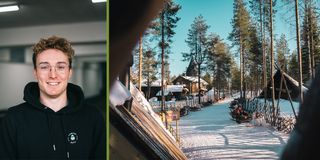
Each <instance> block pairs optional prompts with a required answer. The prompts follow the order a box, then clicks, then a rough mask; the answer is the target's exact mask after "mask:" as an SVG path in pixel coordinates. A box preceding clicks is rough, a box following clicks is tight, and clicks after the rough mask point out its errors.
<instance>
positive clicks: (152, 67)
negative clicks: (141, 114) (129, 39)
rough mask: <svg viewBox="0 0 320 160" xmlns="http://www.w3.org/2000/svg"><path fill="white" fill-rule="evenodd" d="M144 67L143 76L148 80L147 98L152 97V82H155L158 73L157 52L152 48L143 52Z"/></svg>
mask: <svg viewBox="0 0 320 160" xmlns="http://www.w3.org/2000/svg"><path fill="white" fill-rule="evenodd" d="M143 57H144V58H143V68H142V76H143V78H144V79H146V80H147V88H148V89H147V92H146V98H147V99H149V98H150V91H151V84H152V82H154V81H155V80H156V79H157V78H156V74H157V61H156V59H155V52H153V51H152V50H151V49H149V50H147V51H146V52H144V53H143Z"/></svg>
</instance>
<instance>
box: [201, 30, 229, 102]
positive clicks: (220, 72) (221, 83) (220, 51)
mask: <svg viewBox="0 0 320 160" xmlns="http://www.w3.org/2000/svg"><path fill="white" fill-rule="evenodd" d="M208 45H209V46H208V62H207V63H208V68H209V69H210V70H211V71H212V72H213V81H214V87H215V88H216V89H217V91H218V96H220V92H221V90H222V91H224V90H225V89H227V88H228V87H229V84H228V79H230V77H231V73H230V70H231V55H230V51H229V47H228V46H227V44H226V43H224V42H222V40H221V39H220V38H219V36H215V35H211V36H209V39H208Z"/></svg>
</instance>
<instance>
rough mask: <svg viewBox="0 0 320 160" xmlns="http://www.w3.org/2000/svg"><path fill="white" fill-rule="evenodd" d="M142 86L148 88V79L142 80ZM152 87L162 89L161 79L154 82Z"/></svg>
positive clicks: (164, 81)
mask: <svg viewBox="0 0 320 160" xmlns="http://www.w3.org/2000/svg"><path fill="white" fill-rule="evenodd" d="M163 83H164V84H166V80H163ZM141 86H143V87H147V80H146V79H143V80H142V82H141ZM151 87H161V79H157V80H156V81H154V82H152V83H151Z"/></svg>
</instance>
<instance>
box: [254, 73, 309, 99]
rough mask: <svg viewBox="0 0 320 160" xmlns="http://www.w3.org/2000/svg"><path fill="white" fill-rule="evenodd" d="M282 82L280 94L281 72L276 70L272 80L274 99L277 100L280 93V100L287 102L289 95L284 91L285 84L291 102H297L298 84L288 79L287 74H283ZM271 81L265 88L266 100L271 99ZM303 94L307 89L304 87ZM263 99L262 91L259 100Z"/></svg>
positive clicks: (290, 78)
mask: <svg viewBox="0 0 320 160" xmlns="http://www.w3.org/2000/svg"><path fill="white" fill-rule="evenodd" d="M282 73H283V78H284V80H283V82H282V87H281V92H280V84H281V70H280V69H278V70H277V72H276V73H275V74H274V76H273V79H274V86H275V98H276V99H277V98H278V97H279V93H280V98H282V99H287V100H289V94H288V92H287V91H286V87H285V84H286V85H287V87H288V91H289V93H290V97H291V99H292V100H293V101H299V95H300V94H299V82H298V81H296V80H295V79H293V78H292V77H290V76H289V75H288V74H286V73H285V72H283V71H282ZM271 88H272V87H271V81H269V82H268V86H267V98H272V96H271ZM302 90H303V92H306V91H308V88H306V87H305V86H303V87H302ZM263 97H264V91H262V92H261V93H260V95H259V98H263Z"/></svg>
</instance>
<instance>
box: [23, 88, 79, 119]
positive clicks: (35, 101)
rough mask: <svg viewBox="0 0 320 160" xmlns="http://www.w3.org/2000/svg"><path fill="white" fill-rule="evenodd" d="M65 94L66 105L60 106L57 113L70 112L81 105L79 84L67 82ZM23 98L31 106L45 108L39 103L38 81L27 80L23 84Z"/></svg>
mask: <svg viewBox="0 0 320 160" xmlns="http://www.w3.org/2000/svg"><path fill="white" fill-rule="evenodd" d="M67 96H68V97H67V99H68V105H67V106H66V107H64V108H62V109H61V110H60V111H58V112H57V113H59V112H63V113H71V112H74V111H77V110H79V109H80V108H81V106H83V105H82V103H83V101H84V94H83V92H82V89H81V88H80V87H79V86H77V85H74V84H72V83H68V86H67ZM23 99H24V100H25V101H26V102H27V103H29V104H31V106H32V107H35V108H37V109H40V110H43V109H44V108H46V106H45V105H43V104H41V102H40V89H39V85H38V82H29V83H28V84H27V85H26V86H25V88H24V97H23Z"/></svg>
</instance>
